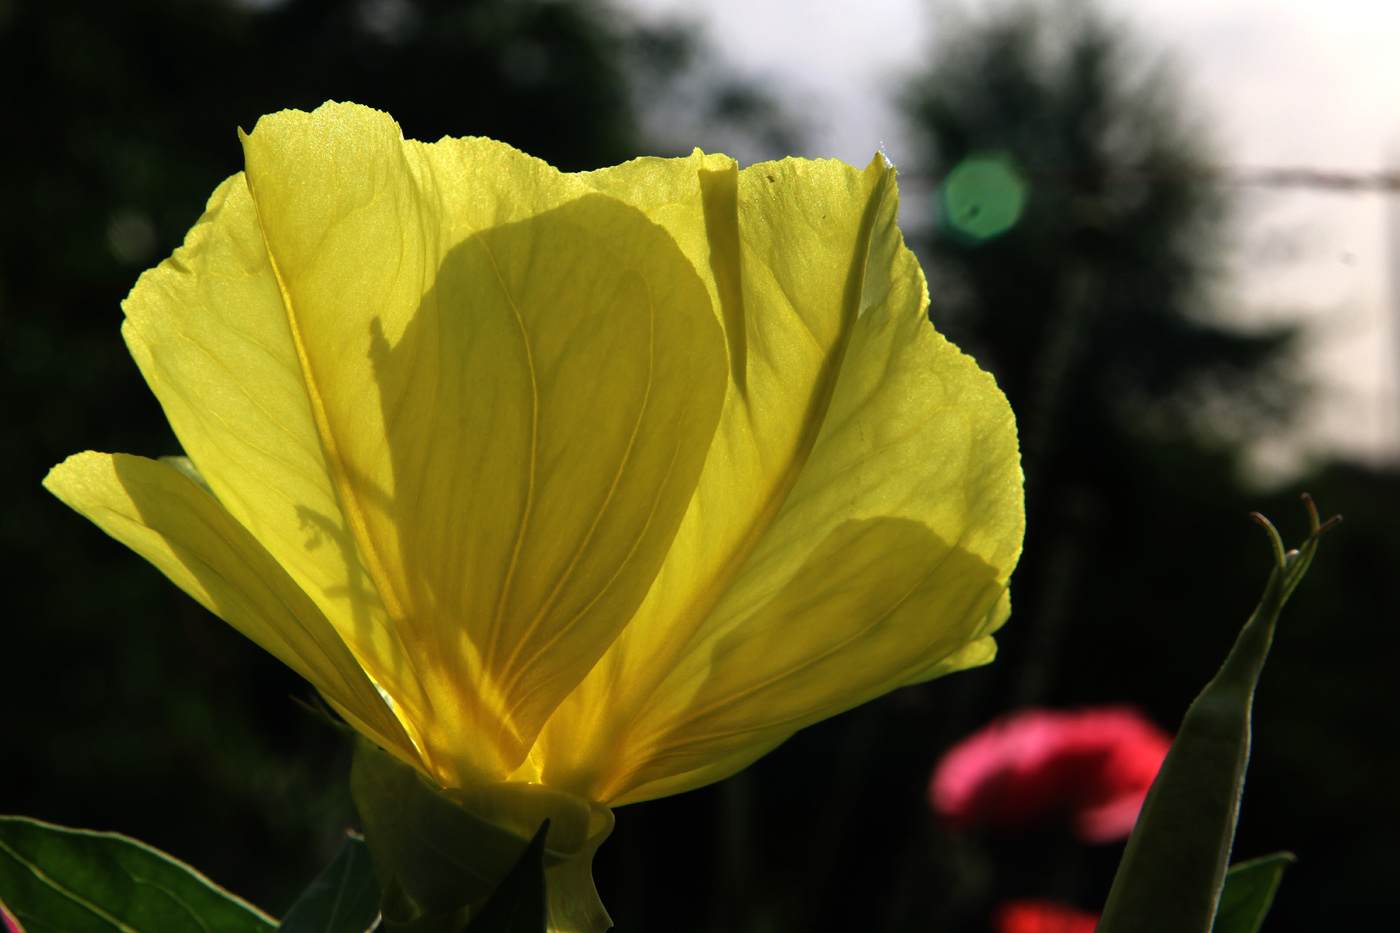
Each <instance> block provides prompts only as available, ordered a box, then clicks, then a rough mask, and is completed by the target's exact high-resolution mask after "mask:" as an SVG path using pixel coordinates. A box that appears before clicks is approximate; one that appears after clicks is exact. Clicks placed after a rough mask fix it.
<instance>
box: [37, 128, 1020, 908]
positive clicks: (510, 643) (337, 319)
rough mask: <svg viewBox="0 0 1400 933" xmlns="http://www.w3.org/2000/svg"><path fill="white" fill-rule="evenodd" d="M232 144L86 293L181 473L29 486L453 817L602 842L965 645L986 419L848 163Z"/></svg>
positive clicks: (1011, 526)
mask: <svg viewBox="0 0 1400 933" xmlns="http://www.w3.org/2000/svg"><path fill="white" fill-rule="evenodd" d="M243 146H244V155H245V159H246V169H245V171H244V172H242V173H240V174H238V175H235V176H233V177H232V178H229V179H228V180H227V181H225V182H224V183H223V184H222V185H220V186H219V188H218V190H216V191H215V192H214V195H213V197H212V198H211V199H210V201H209V205H208V209H207V211H206V212H205V214H204V216H203V217H202V218H201V219H200V221H199V222H198V223H197V224H196V225H195V227H194V229H193V230H191V231H190V233H189V235H188V236H187V237H186V239H185V243H184V245H183V246H182V247H181V248H180V249H178V250H176V252H175V254H174V255H173V256H171V258H169V259H168V260H166V261H165V262H163V263H162V264H161V265H160V266H158V267H157V268H155V269H152V270H150V271H148V272H146V273H145V274H144V275H142V276H141V279H140V281H139V282H138V283H137V285H136V287H135V289H133V291H132V293H131V295H130V297H129V298H127V300H126V302H125V303H124V304H123V308H124V310H125V312H126V323H125V325H124V327H123V329H122V333H123V335H124V336H125V338H126V341H127V345H128V346H129V347H130V349H131V353H132V355H133V356H134V357H135V359H136V362H137V364H138V365H139V366H140V367H141V371H142V373H143V374H144V375H145V378H146V381H147V382H148V383H149V385H150V386H151V389H152V390H153V391H154V392H155V394H156V396H157V398H158V399H159V400H160V403H161V405H162V406H163V408H164V410H165V413H166V415H167V416H168V417H169V419H170V422H171V425H172V426H173V427H174V429H175V433H176V434H177V436H178V437H179V439H180V442H181V444H182V445H183V446H184V449H185V451H186V453H187V454H188V457H189V460H188V461H183V460H174V461H172V462H159V461H154V460H148V459H144V458H141V457H135V456H128V455H124V454H98V453H91V452H89V453H84V454H79V455H76V456H74V457H71V458H69V459H68V460H67V461H65V462H64V463H63V464H61V465H59V466H57V467H55V468H54V470H53V471H52V472H51V473H50V474H49V477H48V479H47V480H46V481H45V483H46V485H47V486H48V488H49V489H50V490H51V491H53V492H54V493H55V494H56V495H57V496H58V497H59V498H61V499H63V501H65V502H66V503H68V504H69V505H70V506H72V507H73V508H75V509H77V510H78V511H79V512H81V513H83V514H84V515H86V516H87V517H89V518H90V519H92V520H93V521H94V522H96V523H97V524H98V525H100V526H101V527H102V528H103V529H104V530H106V531H107V532H108V533H110V534H111V535H112V536H114V537H115V538H117V539H118V540H120V541H122V542H124V543H125V544H127V545H129V546H130V547H132V548H133V549H135V550H136V551H138V552H139V553H141V554H142V555H143V556H145V557H146V558H147V559H148V560H150V561H151V562H152V563H154V564H155V565H156V566H157V567H159V568H160V569H161V570H162V571H163V572H164V573H165V574H166V575H167V576H169V577H170V578H171V579H172V580H173V581H174V582H175V583H176V584H178V585H179V586H180V587H182V588H183V589H184V590H185V591H186V592H188V593H189V594H190V595H192V596H193V597H194V598H195V599H197V600H199V601H200V602H201V603H203V604H204V605H205V606H207V607H208V608H209V609H211V610H212V611H213V612H214V613H216V614H217V615H219V616H220V617H222V618H223V619H224V620H226V621H227V622H229V623H230V624H232V625H234V626H235V627H237V628H238V629H239V630H240V631H242V632H244V633H245V634H246V635H248V637H250V638H252V639H253V640H254V641H256V642H257V643H258V644H260V645H262V646H263V647H264V648H266V649H267V650H268V651H270V652H272V653H273V654H274V655H276V656H277V657H278V658H280V659H281V660H282V661H284V662H285V663H287V664H288V665H289V666H291V667H292V668H293V669H295V670H296V671H297V672H298V673H300V674H302V675H303V676H304V677H306V678H307V680H309V681H310V682H311V683H312V684H313V685H315V687H316V688H317V689H318V690H319V691H320V693H321V695H322V696H324V697H325V699H326V701H327V702H328V703H330V704H331V706H333V707H334V708H335V710H336V711H337V712H339V713H340V714H341V715H342V716H344V717H345V719H346V720H347V721H348V722H350V723H351V724H352V725H353V726H354V727H355V728H356V729H357V730H359V731H360V732H361V733H363V734H364V735H365V736H367V737H369V738H370V739H371V740H373V742H374V743H376V744H377V745H379V746H381V747H382V748H383V749H385V750H387V751H388V752H389V753H390V754H391V755H393V756H394V757H395V758H397V759H398V760H399V761H402V762H405V763H407V764H409V765H411V766H412V767H413V768H415V769H417V771H418V772H420V773H421V774H422V775H425V776H426V777H428V778H430V779H431V780H432V781H433V782H435V784H436V785H437V786H438V787H440V788H442V789H444V790H446V791H448V792H451V793H452V794H453V795H454V799H456V800H458V801H459V802H466V803H467V804H469V805H470V806H469V809H471V808H473V807H474V808H475V811H474V812H478V813H481V814H485V815H486V816H487V818H488V819H493V820H496V821H497V822H500V823H502V824H503V825H507V824H509V823H510V819H509V817H508V816H506V817H499V813H498V811H499V810H500V809H501V808H500V806H499V805H498V803H499V800H498V803H497V804H490V803H488V804H483V803H481V801H482V800H484V799H486V798H491V799H493V800H496V799H497V798H499V799H505V797H509V796H510V795H511V794H514V793H516V792H517V791H521V788H526V789H527V790H526V791H521V792H523V793H526V794H527V796H528V788H531V787H534V788H538V789H540V790H541V791H542V792H547V795H549V794H552V795H556V796H559V797H561V798H568V799H571V800H577V801H582V802H584V803H585V805H586V806H587V807H588V808H590V810H591V812H592V814H593V820H594V822H593V824H592V825H591V826H590V827H589V829H588V831H587V832H586V833H585V835H590V836H597V835H598V832H599V831H601V832H602V833H604V834H605V833H606V829H607V827H608V826H610V814H608V811H607V810H606V808H607V807H612V806H616V805H618V804H624V803H630V802H633V801H639V800H646V799H649V798H653V797H658V796H662V795H666V794H674V793H678V792H680V791H684V790H688V789H690V788H694V787H699V786H701V785H703V784H708V783H710V782H712V781H716V780H719V779H721V778H723V777H726V776H727V775H730V774H732V773H734V772H735V771H738V770H739V769H741V768H743V767H745V766H746V765H748V764H749V763H750V762H752V761H753V760H754V759H756V758H758V757H759V756H760V755H762V754H764V753H765V752H767V751H769V750H770V749H772V748H773V747H775V746H776V745H778V744H779V743H781V742H782V741H783V740H784V739H786V738H787V737H788V736H790V735H792V733H793V732H795V731H796V730H798V729H800V728H802V727H803V726H806V725H808V724H810V723H813V722H816V721H817V720H820V719H823V718H825V717H827V716H831V715H833V714H835V713H839V712H841V711H843V710H846V709H849V708H850V707H852V706H855V705H857V704H859V703H863V702H865V701H867V700H869V699H872V698H873V697H876V696H879V695H880V694H883V693H885V692H887V691H889V690H891V689H894V688H896V687H899V686H901V685H904V684H910V683H915V682H918V681H922V680H926V679H928V678H931V677H936V676H938V675H941V674H944V673H947V672H950V671H954V670H958V669H960V668H965V667H969V666H972V665H976V664H982V663H985V662H987V661H989V660H990V659H991V658H992V656H993V654H994V651H995V646H994V644H993V641H992V638H991V632H992V631H994V630H995V629H996V628H997V627H998V626H999V625H1000V624H1001V623H1002V621H1003V620H1004V619H1005V618H1006V615H1007V613H1008V611H1009V602H1008V600H1007V597H1006V587H1007V580H1008V577H1009V575H1010V573H1011V570H1012V568H1013V567H1014V565H1015V563H1016V559H1017V557H1018V555H1019V552H1020V546H1021V537H1022V530H1023V521H1024V519H1023V510H1022V493H1021V473H1020V467H1019V461H1018V456H1017V448H1016V436H1015V426H1014V421H1013V419H1012V414H1011V411H1010V409H1009V407H1008V406H1007V403H1006V400H1005V398H1004V397H1003V396H1002V394H1001V393H1000V392H999V391H998V389H997V387H996V385H995V383H994V382H993V380H992V378H991V377H990V376H989V375H987V374H986V373H984V372H982V371H981V370H980V369H978V367H977V366H976V364H975V363H974V362H973V361H972V360H971V359H970V358H968V357H966V356H964V355H963V354H962V353H961V352H959V351H958V350H957V349H956V348H955V347H953V346H952V345H950V344H948V343H947V342H946V341H944V340H943V338H942V337H940V336H939V335H938V334H937V333H936V332H935V331H934V329H933V327H932V326H931V325H930V324H929V322H928V320H927V307H928V296H927V289H926V287H925V284H924V279H923V275H922V273H921V272H920V270H919V267H918V264H917V262H916V260H915V259H914V257H913V255H912V254H911V253H910V252H909V251H908V250H907V249H906V248H905V247H904V244H903V239H902V237H901V235H900V233H899V230H898V229H897V227H896V226H895V214H896V208H897V196H896V191H895V183H894V171H893V169H892V168H891V167H890V166H889V165H888V163H886V162H885V160H884V159H883V158H880V157H877V158H876V159H875V160H874V161H873V162H872V163H871V164H870V165H869V166H868V167H867V168H865V169H864V170H863V171H862V170H857V169H855V168H852V167H850V166H848V165H845V164H842V163H840V162H834V161H806V160H800V159H787V160H784V161H782V162H772V163H765V164H761V165H755V166H752V167H750V168H748V169H745V170H743V171H739V170H738V168H737V166H736V164H735V163H734V161H733V160H732V159H729V158H727V157H724V156H717V155H704V154H702V153H700V152H699V151H697V152H696V153H695V154H693V155H691V156H690V157H689V158H683V159H639V160H637V161H634V162H629V163H627V164H625V165H621V166H617V167H616V168H610V169H604V170H601V171H597V172H590V173H585V174H577V175H569V174H563V173H560V172H558V171H556V170H555V169H553V168H551V167H550V166H548V165H546V164H545V163H543V162H541V161H539V160H537V159H533V158H530V157H529V156H526V155H524V154H522V153H520V152H518V151H516V150H514V149H512V148H510V147H509V146H506V145H503V144H501V143H497V142H493V141H490V140H486V139H443V140H441V141H439V142H437V143H431V144H424V143H420V142H417V141H413V140H405V139H403V138H402V134H401V133H400V131H399V128H398V126H397V124H395V123H394V122H393V120H392V119H391V118H390V117H388V116H387V115H386V114H383V113H379V112H377V111H373V110H369V109H367V108H364V107H359V106H355V105H348V104H326V105H324V106H322V107H321V108H319V109H317V110H316V111H315V112H314V113H310V114H307V113H300V112H293V111H287V112H282V113H278V114H273V115H271V116H266V117H264V118H262V119H261V120H260V121H259V122H258V125H257V128H256V129H255V130H254V132H253V133H252V134H251V135H247V136H244V137H243ZM196 468H197V469H196ZM493 794H495V795H496V796H495V797H493V796H492V795H493ZM501 794H504V795H505V797H501V796H500V795H501ZM506 809H509V807H508V806H507V807H506ZM498 817H499V818H498ZM604 824H606V825H604ZM536 825H538V824H536ZM553 832H554V830H551V833H553ZM561 832H562V830H561ZM524 834H525V835H526V836H527V837H528V835H529V834H530V832H529V830H525V832H524ZM553 840H554V836H553V835H551V837H550V842H551V845H553ZM373 842H374V840H373V838H371V844H372V845H373ZM593 845H596V842H595V843H593ZM587 854H588V855H591V849H589V850H588V853H587ZM584 861H585V862H586V859H585V860H584ZM552 897H553V895H552ZM556 908H557V909H556ZM551 910H552V911H555V913H554V914H553V915H552V917H553V919H552V923H554V925H555V926H556V927H558V928H561V929H562V928H568V925H569V923H574V921H568V920H565V919H560V918H561V917H563V916H564V913H566V912H567V911H565V909H564V908H562V907H558V905H555V904H552V905H551ZM591 922H594V921H588V922H584V921H577V922H576V923H575V925H577V926H580V927H585V926H587V925H588V923H591Z"/></svg>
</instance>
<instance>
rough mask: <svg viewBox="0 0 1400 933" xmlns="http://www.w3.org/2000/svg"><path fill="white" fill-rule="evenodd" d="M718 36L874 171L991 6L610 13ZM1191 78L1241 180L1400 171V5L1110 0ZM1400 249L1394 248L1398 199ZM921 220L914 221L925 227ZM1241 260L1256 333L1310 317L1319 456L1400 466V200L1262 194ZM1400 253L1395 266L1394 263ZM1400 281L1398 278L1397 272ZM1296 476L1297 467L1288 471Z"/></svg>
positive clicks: (896, 155)
mask: <svg viewBox="0 0 1400 933" xmlns="http://www.w3.org/2000/svg"><path fill="white" fill-rule="evenodd" d="M614 2H615V3H617V4H618V5H619V6H622V7H624V8H630V9H633V10H635V11H636V12H638V13H640V14H642V15H644V16H657V17H681V18H684V19H688V20H691V21H695V22H699V23H702V24H704V26H705V27H706V29H707V32H708V35H709V39H710V41H711V43H712V44H713V45H714V46H715V47H716V48H717V49H718V50H719V52H720V54H721V55H723V56H724V57H725V58H726V59H727V60H729V61H732V62H733V63H734V64H735V65H737V66H739V67H741V68H743V69H744V70H745V71H746V72H747V73H749V74H751V75H753V76H755V77H757V78H759V79H764V80H770V79H771V81H772V88H771V89H773V90H777V91H778V92H779V96H780V98H781V99H783V100H784V101H785V102H787V103H789V104H790V105H792V106H793V109H794V110H795V111H796V112H797V113H798V114H799V116H801V117H803V118H805V120H806V122H807V126H808V129H809V130H810V133H809V137H808V148H807V151H805V152H802V153H800V154H801V155H808V156H818V155H821V156H836V157H838V158H841V159H844V160H846V161H848V162H852V163H855V164H862V165H863V164H864V163H865V162H867V161H869V159H870V156H871V155H872V154H873V153H874V152H875V150H877V149H881V148H883V149H884V151H885V152H886V153H887V154H888V155H889V157H890V158H891V159H892V160H893V161H894V162H895V163H896V164H899V163H900V162H901V161H902V159H901V156H902V155H903V154H904V153H906V152H907V151H908V145H907V143H906V141H905V137H904V134H903V130H902V127H901V125H900V120H899V116H898V114H897V113H896V112H895V110H894V108H893V107H892V106H891V105H890V103H889V99H890V96H891V95H890V92H891V91H892V90H893V89H895V88H897V87H898V81H899V76H900V75H901V74H902V73H907V72H908V71H910V70H912V69H915V68H917V67H919V64H920V62H921V60H922V57H923V56H924V55H926V54H927V50H928V48H929V46H930V42H931V40H932V37H933V36H934V35H935V31H936V30H937V29H938V28H939V24H940V22H946V21H947V19H948V17H949V14H950V11H955V10H958V9H961V10H968V11H972V12H973V13H974V14H975V12H976V11H977V10H979V9H984V8H987V7H989V6H990V5H991V2H992V0H969V2H964V3H957V2H950V0H934V2H931V3H930V2H926V0H861V2H856V0H614ZM1102 6H1103V7H1104V8H1106V9H1107V10H1108V11H1109V12H1110V13H1111V14H1112V15H1114V16H1116V17H1118V18H1120V19H1121V20H1122V21H1124V22H1126V23H1127V24H1128V25H1129V26H1130V27H1131V29H1132V31H1133V32H1134V33H1135V35H1136V36H1137V37H1138V38H1139V40H1140V41H1141V42H1143V43H1144V44H1145V45H1147V46H1148V47H1150V48H1154V49H1160V50H1161V51H1163V52H1165V53H1166V54H1168V55H1170V56H1172V58H1173V59H1174V60H1175V61H1176V62H1177V63H1178V64H1179V66H1180V67H1179V70H1180V72H1181V74H1182V77H1183V78H1184V80H1185V84H1186V89H1187V91H1188V94H1189V95H1190V98H1191V100H1190V103H1191V105H1192V106H1194V107H1196V108H1198V111H1199V112H1200V113H1202V114H1203V115H1204V116H1205V117H1206V118H1207V119H1208V120H1209V121H1210V122H1211V123H1212V124H1213V130H1214V132H1215V135H1216V139H1217V141H1218V144H1219V150H1220V152H1221V153H1222V155H1223V157H1224V158H1226V159H1227V160H1228V161H1229V162H1230V163H1232V164H1235V165H1241V166H1311V167H1317V168H1331V169H1345V170H1354V171H1376V170H1379V169H1382V168H1385V167H1387V160H1389V161H1390V164H1391V165H1392V166H1396V165H1400V54H1397V52H1396V38H1397V37H1400V3H1396V2H1393V0H1392V2H1386V0H1103V2H1102ZM1388 200H1389V201H1393V202H1396V206H1395V207H1394V208H1392V211H1393V214H1394V217H1395V220H1394V221H1393V223H1394V226H1395V228H1396V230H1397V232H1396V234H1395V235H1394V236H1392V237H1391V238H1390V242H1389V243H1388V242H1387V236H1386V227H1387V220H1386V218H1387V206H1386V205H1387V201H1388ZM910 219H911V220H915V218H913V217H911V218H910ZM1241 220H1242V229H1241V247H1240V250H1239V254H1238V256H1236V257H1234V268H1235V269H1236V273H1235V286H1236V287H1235V293H1236V294H1237V295H1238V297H1239V307H1238V309H1237V312H1236V313H1237V315H1238V317H1239V319H1240V320H1241V321H1243V322H1249V321H1262V320H1273V319H1279V318H1286V319H1304V320H1306V321H1307V323H1308V325H1309V338H1308V343H1309V346H1310V355H1309V365H1310V366H1311V367H1312V369H1313V370H1314V371H1315V373H1316V375H1317V377H1318V379H1319V381H1320V383H1321V387H1322V389H1323V391H1322V393H1321V395H1320V397H1319V398H1318V400H1317V402H1316V404H1315V405H1314V408H1313V410H1312V411H1311V412H1310V414H1309V416H1308V418H1307V427H1306V431H1305V432H1304V434H1303V435H1302V436H1301V437H1300V438H1295V439H1294V440H1293V442H1291V443H1290V444H1287V445H1284V450H1281V451H1275V452H1274V454H1275V456H1276V457H1280V458H1283V459H1284V460H1286V459H1287V457H1288V456H1298V455H1300V454H1305V453H1306V452H1307V451H1308V450H1309V449H1312V450H1327V451H1331V452H1337V453H1348V454H1352V455H1356V456H1364V457H1367V458H1368V459H1384V460H1387V461H1389V462H1396V461H1397V460H1400V378H1397V365H1396V359H1397V352H1400V333H1398V332H1397V330H1396V329H1394V328H1393V327H1392V324H1391V321H1392V319H1393V318H1394V317H1396V316H1397V315H1400V299H1392V297H1391V286H1390V281H1391V279H1390V269H1391V267H1392V266H1393V265H1394V266H1400V195H1389V196H1382V195H1377V194H1374V193H1373V194H1341V193H1331V192H1311V191H1298V190H1287V191H1281V192H1280V191H1260V192H1257V193H1253V194H1251V195H1250V196H1249V197H1248V198H1247V199H1246V200H1245V202H1244V216H1243V217H1242V218H1241ZM1388 254H1392V255H1394V259H1393V260H1392V258H1391V255H1388ZM1397 276H1398V277H1400V269H1398V270H1397ZM1274 462H1275V463H1276V464H1280V465H1281V464H1282V463H1283V460H1275V461H1274Z"/></svg>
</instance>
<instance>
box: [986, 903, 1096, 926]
mask: <svg viewBox="0 0 1400 933" xmlns="http://www.w3.org/2000/svg"><path fill="white" fill-rule="evenodd" d="M1098 925H1099V915H1098V914H1095V913H1090V912H1089V911H1087V910H1080V909H1079V908H1078V907H1071V906H1070V905H1068V904H1061V903H1060V902H1059V901H1044V900H1024V901H1007V902H1006V903H1005V904H1002V905H1001V906H999V907H998V908H997V909H996V910H994V911H993V912H992V930H993V931H994V933H1094V927H1096V926H1098Z"/></svg>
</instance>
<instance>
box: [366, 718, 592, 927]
mask: <svg viewBox="0 0 1400 933" xmlns="http://www.w3.org/2000/svg"><path fill="white" fill-rule="evenodd" d="M350 791H351V794H352V795H353V796H354V798H355V806H356V808H357V809H358V810H359V813H360V820H361V823H362V824H363V827H364V832H365V843H366V845H367V846H368V847H369V853H370V857H371V859H372V860H373V862H374V871H375V876H376V877H377V878H378V879H379V884H380V888H381V889H382V891H383V897H382V900H381V902H380V914H381V917H382V920H383V925H384V929H385V930H386V931H388V933H461V931H462V930H463V929H464V928H465V927H466V925H467V924H468V923H469V922H473V921H475V920H476V919H477V918H478V917H479V916H480V915H481V912H482V911H483V909H484V908H485V906H486V904H487V901H488V899H489V898H490V897H491V895H492V892H494V891H495V890H496V889H497V887H498V886H499V885H501V884H502V883H503V882H504V880H505V878H506V877H507V875H508V874H510V872H511V870H512V869H513V868H515V867H516V865H517V863H519V862H520V859H521V856H522V855H523V854H524V853H525V851H526V849H527V847H528V846H529V845H530V844H531V841H532V839H533V838H534V837H535V836H536V835H537V834H538V832H539V829H540V826H541V824H543V823H544V822H545V821H548V831H547V836H546V837H545V839H544V841H543V849H542V852H541V855H540V859H541V864H542V866H543V870H544V872H545V893H546V905H547V906H546V911H547V916H548V926H549V929H550V930H552V931H559V933H575V931H577V933H600V931H602V930H606V929H608V927H609V926H611V924H612V921H611V920H610V919H609V918H608V914H607V911H606V910H604V909H603V904H602V901H600V900H599V899H598V893H597V890H596V889H595V888H594V886H593V874H592V860H593V853H594V852H595V851H596V850H597V848H598V846H599V844H601V843H602V841H603V840H604V839H605V838H606V837H607V835H608V833H610V832H611V831H612V825H613V822H612V813H611V811H609V810H608V809H607V808H606V807H602V806H600V805H597V804H590V803H589V802H588V801H585V800H582V799H581V798H578V797H574V796H572V795H569V794H564V793H560V792H558V791H554V790H550V789H549V788H546V787H542V786H539V785H534V784H513V783H503V784H492V785H482V786H477V787H469V788H464V789H455V790H451V791H449V790H446V789H444V788H441V787H439V786H438V785H436V784H435V783H433V782H432V781H430V780H429V779H428V778H426V777H425V776H423V775H422V774H420V773H419V772H418V771H417V770H416V769H414V768H412V767H410V766H409V765H407V764H405V763H403V762H402V761H399V760H398V759H397V758H395V757H394V756H392V755H390V754H389V753H388V752H386V751H384V750H382V749H380V748H378V747H377V746H375V745H374V744H373V743H372V742H369V741H368V740H366V739H364V738H360V739H358V740H357V741H356V744H355V756H354V761H353V764H352V765H351V768H350Z"/></svg>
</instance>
